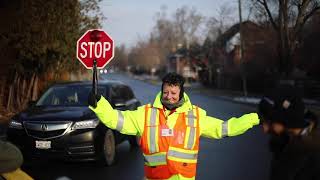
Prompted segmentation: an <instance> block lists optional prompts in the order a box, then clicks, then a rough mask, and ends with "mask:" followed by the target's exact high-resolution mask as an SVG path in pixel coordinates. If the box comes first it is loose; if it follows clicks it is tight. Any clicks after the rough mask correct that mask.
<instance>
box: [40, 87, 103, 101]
mask: <svg viewBox="0 0 320 180" xmlns="http://www.w3.org/2000/svg"><path fill="white" fill-rule="evenodd" d="M91 89H92V87H91V86H90V85H88V86H83V85H73V86H54V87H51V88H49V89H48V90H47V91H46V92H45V93H44V94H43V95H42V96H41V98H40V99H39V101H38V102H37V103H36V106H88V102H87V99H88V95H89V92H90V91H91ZM98 91H99V93H101V94H105V93H104V92H106V88H105V87H99V88H98Z"/></svg>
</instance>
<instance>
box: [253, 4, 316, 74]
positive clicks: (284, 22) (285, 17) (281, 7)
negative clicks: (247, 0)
mask: <svg viewBox="0 0 320 180" xmlns="http://www.w3.org/2000/svg"><path fill="white" fill-rule="evenodd" d="M251 2H252V5H253V7H255V10H256V14H257V15H258V17H265V18H266V19H267V20H268V22H269V23H270V25H271V26H272V28H273V29H274V31H276V33H277V36H278V47H279V48H278V49H279V59H280V61H279V68H278V70H279V71H280V73H282V74H284V75H286V76H288V75H289V74H290V73H291V71H292V69H293V66H294V65H293V62H292V57H293V55H294V52H295V51H296V49H297V47H298V45H299V43H300V42H299V40H300V38H301V35H302V30H303V27H304V26H305V24H306V23H307V22H308V20H309V19H310V17H312V16H313V15H314V14H315V13H316V12H317V11H319V9H320V1H319V0H251Z"/></svg>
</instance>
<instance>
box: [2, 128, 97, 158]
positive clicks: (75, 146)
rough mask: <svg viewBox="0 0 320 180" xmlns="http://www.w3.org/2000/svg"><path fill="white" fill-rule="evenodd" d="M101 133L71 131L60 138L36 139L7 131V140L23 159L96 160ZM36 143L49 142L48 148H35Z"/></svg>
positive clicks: (94, 131) (92, 130) (20, 131)
mask: <svg viewBox="0 0 320 180" xmlns="http://www.w3.org/2000/svg"><path fill="white" fill-rule="evenodd" d="M100 134H101V133H99V131H98V130H97V129H85V130H77V131H71V132H68V133H66V134H64V135H63V136H61V137H56V138H46V139H43V138H37V137H33V136H30V135H29V134H27V133H26V131H25V130H16V129H9V130H8V132H7V135H8V140H9V141H11V142H12V143H14V144H15V145H17V146H18V147H19V148H20V150H21V151H22V153H23V154H24V156H25V158H32V159H33V158H36V159H38V158H40V159H56V158H59V159H64V160H79V161H82V160H96V159H97V157H98V156H97V154H99V150H100V149H101V148H99V147H100V146H101V144H102V143H101V141H100V140H101V139H102V138H101V137H100V136H101V135H100ZM36 141H50V144H51V146H50V148H48V149H42V148H39V147H36Z"/></svg>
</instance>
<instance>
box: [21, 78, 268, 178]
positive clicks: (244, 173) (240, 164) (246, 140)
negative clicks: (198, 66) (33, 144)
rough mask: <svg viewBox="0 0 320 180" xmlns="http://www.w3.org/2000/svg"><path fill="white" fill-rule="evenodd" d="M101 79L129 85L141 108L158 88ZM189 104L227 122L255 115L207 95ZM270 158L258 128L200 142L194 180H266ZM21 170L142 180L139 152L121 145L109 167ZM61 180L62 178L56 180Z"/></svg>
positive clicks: (40, 165) (52, 165) (43, 165)
mask: <svg viewBox="0 0 320 180" xmlns="http://www.w3.org/2000/svg"><path fill="white" fill-rule="evenodd" d="M103 79H105V80H109V79H113V80H120V81H123V82H124V83H126V84H128V85H130V86H131V87H132V88H133V90H134V93H135V95H136V97H137V98H138V99H139V100H140V101H141V103H142V104H145V103H152V102H153V100H154V97H155V95H156V94H157V92H159V91H160V88H161V86H160V85H152V84H149V83H145V82H143V81H139V80H135V79H133V78H130V77H128V76H125V75H121V74H108V75H105V76H103ZM187 93H188V94H189V96H190V99H191V102H192V103H193V104H196V105H198V106H200V107H202V108H203V109H205V110H207V114H208V115H210V116H214V117H217V118H221V119H224V120H227V119H229V118H231V117H234V116H240V115H242V114H244V113H249V112H253V111H255V108H254V107H252V106H248V105H243V104H238V103H233V102H229V101H225V100H222V99H220V98H216V97H214V96H210V95H203V94H199V93H198V92H197V91H193V90H192V88H191V89H189V90H188V91H187ZM269 158H270V154H269V152H268V149H267V137H266V136H265V135H264V134H263V133H262V131H261V128H260V127H255V128H253V129H251V130H249V131H248V132H246V133H245V134H243V135H241V136H237V137H229V138H225V139H222V140H212V139H207V138H202V139H201V142H200V154H199V160H198V169H197V179H200V180H266V179H268V178H267V177H268V171H269V170H268V169H269ZM23 169H24V170H25V171H26V172H28V173H29V174H30V175H31V176H33V177H34V178H35V179H40V180H53V179H57V178H58V177H68V178H69V179H72V180H86V179H95V180H100V179H101V180H105V179H119V180H142V179H143V159H142V155H141V152H140V150H139V149H131V148H130V145H129V143H127V142H124V143H122V144H120V145H119V146H118V147H117V162H116V164H115V165H114V166H112V167H99V166H98V165H96V164H95V163H93V162H81V163H79V162H77V163H71V162H61V161H49V162H47V161H39V162H36V163H31V164H30V163H29V164H28V165H26V166H24V167H23ZM60 179H62V178H60Z"/></svg>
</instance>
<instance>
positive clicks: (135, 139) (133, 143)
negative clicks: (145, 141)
mask: <svg viewBox="0 0 320 180" xmlns="http://www.w3.org/2000/svg"><path fill="white" fill-rule="evenodd" d="M129 143H130V145H131V147H139V145H140V137H139V136H130V137H129Z"/></svg>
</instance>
